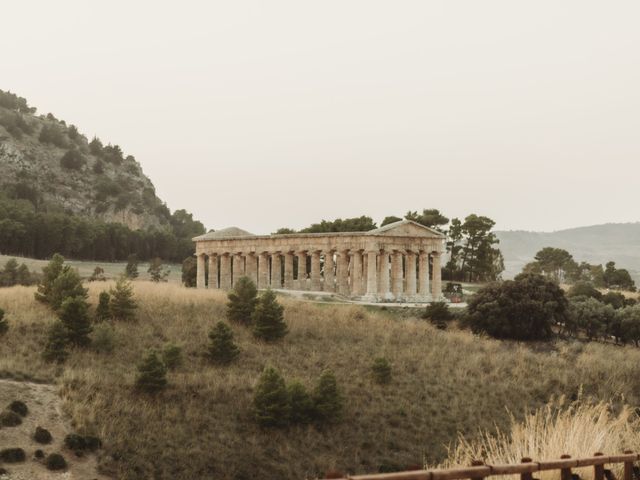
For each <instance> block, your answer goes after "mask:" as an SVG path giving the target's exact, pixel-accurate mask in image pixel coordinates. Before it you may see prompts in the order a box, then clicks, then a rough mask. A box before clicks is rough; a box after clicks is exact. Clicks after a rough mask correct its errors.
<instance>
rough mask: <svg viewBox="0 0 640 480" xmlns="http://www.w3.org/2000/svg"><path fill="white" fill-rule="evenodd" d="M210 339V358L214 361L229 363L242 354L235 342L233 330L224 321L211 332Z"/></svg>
mask: <svg viewBox="0 0 640 480" xmlns="http://www.w3.org/2000/svg"><path fill="white" fill-rule="evenodd" d="M209 339H210V340H211V341H210V343H209V358H211V361H213V362H214V363H217V364H220V365H227V364H229V363H231V362H232V361H233V360H235V359H236V358H237V357H238V355H239V354H240V349H239V348H238V347H237V345H236V344H235V343H234V342H233V331H232V330H231V328H230V327H229V326H228V325H227V324H226V323H224V322H222V321H220V322H218V323H217V324H216V326H215V327H213V329H212V330H211V332H209Z"/></svg>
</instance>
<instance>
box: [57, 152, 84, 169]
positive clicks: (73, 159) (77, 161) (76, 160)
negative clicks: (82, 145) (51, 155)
mask: <svg viewBox="0 0 640 480" xmlns="http://www.w3.org/2000/svg"><path fill="white" fill-rule="evenodd" d="M86 164H87V159H86V158H84V155H82V153H80V152H79V151H78V150H76V149H72V150H69V151H67V153H65V154H64V155H63V156H62V157H61V158H60V166H61V167H63V168H66V169H67V170H81V169H82V167H84V166H85V165H86Z"/></svg>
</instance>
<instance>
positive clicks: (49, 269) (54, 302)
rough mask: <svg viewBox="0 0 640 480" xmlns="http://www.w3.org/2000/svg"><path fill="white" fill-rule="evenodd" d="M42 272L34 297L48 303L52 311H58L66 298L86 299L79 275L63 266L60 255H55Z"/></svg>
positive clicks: (62, 258) (67, 266)
mask: <svg viewBox="0 0 640 480" xmlns="http://www.w3.org/2000/svg"><path fill="white" fill-rule="evenodd" d="M42 272H43V276H42V280H41V282H40V284H39V285H38V291H37V292H36V293H35V297H36V299H37V300H39V301H41V302H44V303H48V304H49V305H50V306H51V307H52V308H53V309H54V310H57V309H59V308H60V305H62V302H63V301H64V300H65V299H66V298H67V297H82V298H87V290H86V289H84V288H83V287H82V280H81V279H80V275H78V272H77V271H75V270H74V269H72V268H71V267H70V266H69V265H65V264H64V257H62V255H59V254H57V253H56V254H55V255H54V256H53V257H52V259H51V261H50V262H49V264H48V265H47V266H46V267H44V268H43V269H42Z"/></svg>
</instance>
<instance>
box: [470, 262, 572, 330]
mask: <svg viewBox="0 0 640 480" xmlns="http://www.w3.org/2000/svg"><path fill="white" fill-rule="evenodd" d="M567 318H568V302H567V299H566V297H565V296H564V293H563V292H562V290H561V289H560V287H559V286H558V285H557V284H556V283H555V282H554V281H553V280H549V279H547V278H545V277H543V276H542V275H539V274H535V273H522V274H520V275H518V276H517V277H516V278H515V279H514V280H507V281H505V282H501V283H493V284H489V285H487V286H485V287H483V288H481V289H480V290H479V291H478V293H477V294H476V295H474V296H473V297H472V298H471V300H470V301H469V306H468V308H467V316H466V319H467V322H468V324H469V325H470V326H471V329H472V330H473V331H474V332H476V333H479V332H484V333H487V334H489V335H491V336H492V337H495V338H507V339H514V340H548V339H550V338H551V336H552V334H553V332H552V330H551V326H552V325H553V324H554V323H556V322H557V323H565V322H566V321H567Z"/></svg>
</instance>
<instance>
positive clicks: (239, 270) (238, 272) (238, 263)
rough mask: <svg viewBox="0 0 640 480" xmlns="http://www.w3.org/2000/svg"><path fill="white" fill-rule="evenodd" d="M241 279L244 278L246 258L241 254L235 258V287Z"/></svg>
mask: <svg viewBox="0 0 640 480" xmlns="http://www.w3.org/2000/svg"><path fill="white" fill-rule="evenodd" d="M240 277H244V258H243V256H242V254H241V253H236V254H235V255H234V256H233V285H235V284H236V282H237V281H238V280H240Z"/></svg>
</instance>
